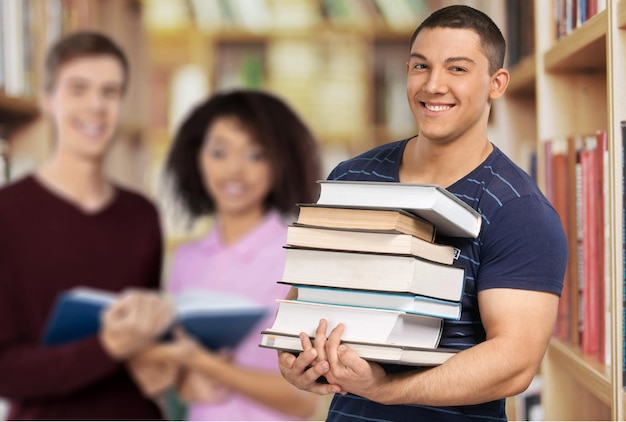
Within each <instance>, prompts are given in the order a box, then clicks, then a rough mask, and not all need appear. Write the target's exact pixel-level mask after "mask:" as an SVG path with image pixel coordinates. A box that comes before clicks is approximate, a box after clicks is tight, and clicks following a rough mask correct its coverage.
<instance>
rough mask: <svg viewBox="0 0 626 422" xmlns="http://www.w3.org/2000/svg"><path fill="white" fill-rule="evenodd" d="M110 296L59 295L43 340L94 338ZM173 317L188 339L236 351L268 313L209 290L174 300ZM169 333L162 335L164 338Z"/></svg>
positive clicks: (85, 291)
mask: <svg viewBox="0 0 626 422" xmlns="http://www.w3.org/2000/svg"><path fill="white" fill-rule="evenodd" d="M116 297H117V295H116V294H115V293H112V292H108V291H104V290H98V289H94V288H89V287H77V288H74V289H71V290H68V291H66V292H63V293H61V294H60V295H59V296H58V298H57V301H56V303H55V305H54V308H53V310H52V312H51V314H50V317H49V319H48V323H47V327H46V330H45V332H44V336H43V338H42V343H43V344H45V345H49V346H52V345H57V344H62V343H66V342H70V341H76V340H79V339H81V338H84V337H87V336H91V335H94V334H96V333H97V332H98V330H99V329H100V315H101V313H102V311H103V310H104V309H105V308H106V307H107V306H109V305H110V304H111V303H113V301H114V300H115V299H116ZM174 306H175V308H176V317H175V322H174V325H180V326H182V327H183V329H184V330H185V331H186V332H187V333H188V334H189V335H191V336H193V337H194V338H196V339H197V340H198V341H199V342H200V343H202V344H203V345H204V346H205V347H207V348H209V349H214V350H216V349H221V348H233V347H235V346H236V345H237V344H238V343H239V342H240V341H241V340H242V339H243V338H244V337H245V336H246V335H247V334H248V333H249V332H250V331H251V330H252V329H253V328H254V325H255V324H257V323H258V322H259V321H260V320H261V318H263V317H264V316H265V315H267V312H268V309H267V308H266V307H264V306H261V305H259V304H257V303H255V302H253V301H252V300H250V299H248V298H245V297H241V296H238V295H234V294H229V293H225V292H218V291H212V290H189V291H186V292H184V293H182V294H181V295H178V296H176V297H174ZM167 336H168V333H163V338H167Z"/></svg>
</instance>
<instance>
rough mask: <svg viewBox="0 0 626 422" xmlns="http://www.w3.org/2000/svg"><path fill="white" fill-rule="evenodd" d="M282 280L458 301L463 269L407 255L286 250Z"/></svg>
mask: <svg viewBox="0 0 626 422" xmlns="http://www.w3.org/2000/svg"><path fill="white" fill-rule="evenodd" d="M286 250H287V256H286V261H285V267H284V270H283V276H282V279H281V281H285V282H287V283H292V284H308V285H313V286H326V287H341V288H344V289H363V290H378V291H387V292H403V293H413V294H415V295H420V296H428V297H433V298H435V299H442V300H450V301H460V300H461V295H462V294H463V289H464V287H465V269H464V268H463V267H457V266H454V265H446V264H440V263H438V262H433V261H429V260H427V259H422V258H419V257H415V256H410V255H392V254H377V253H366V252H343V251H330V250H322V249H305V248H294V247H287V248H286Z"/></svg>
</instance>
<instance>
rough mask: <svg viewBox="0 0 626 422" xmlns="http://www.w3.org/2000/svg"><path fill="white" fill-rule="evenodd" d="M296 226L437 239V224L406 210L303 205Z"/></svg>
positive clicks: (431, 240)
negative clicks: (386, 231)
mask: <svg viewBox="0 0 626 422" xmlns="http://www.w3.org/2000/svg"><path fill="white" fill-rule="evenodd" d="M298 206H299V207H300V212H299V213H298V220H297V221H296V223H298V224H302V225H307V226H317V227H327V228H338V229H352V230H390V231H396V232H400V233H406V234H410V235H413V236H415V237H418V238H420V239H422V240H425V241H427V242H433V241H434V240H435V232H436V228H435V225H434V224H432V223H430V222H428V221H426V220H424V219H423V218H420V217H418V216H417V215H415V214H411V213H409V212H407V211H404V210H402V209H391V208H390V209H384V208H371V207H360V208H355V207H344V206H333V205H328V206H326V205H318V204H299V205H298Z"/></svg>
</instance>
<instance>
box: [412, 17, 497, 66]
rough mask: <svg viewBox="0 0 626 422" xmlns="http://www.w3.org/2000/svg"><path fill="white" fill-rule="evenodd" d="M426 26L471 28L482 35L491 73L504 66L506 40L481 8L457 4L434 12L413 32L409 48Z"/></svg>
mask: <svg viewBox="0 0 626 422" xmlns="http://www.w3.org/2000/svg"><path fill="white" fill-rule="evenodd" d="M426 28H430V29H432V28H457V29H471V30H472V31H474V32H475V33H476V34H478V36H479V37H480V45H481V47H482V49H483V53H484V54H485V56H486V57H487V60H488V61H489V74H490V75H493V74H494V72H495V71H496V70H498V69H500V68H502V67H503V66H504V55H505V53H506V41H505V40H504V37H503V36H502V32H500V29H499V28H498V26H497V25H496V24H495V23H494V22H493V20H491V18H490V17H489V16H487V15H486V14H484V13H483V12H481V11H480V10H476V9H474V8H472V7H469V6H461V5H455V6H448V7H444V8H442V9H439V10H437V11H435V12H433V13H432V14H431V15H430V16H429V17H427V18H426V19H425V20H424V21H423V22H422V23H421V24H420V26H418V27H417V29H416V30H415V32H413V35H412V36H411V43H410V44H409V50H410V49H411V48H413V43H414V42H415V38H417V35H418V34H419V33H420V32H421V30H422V29H426Z"/></svg>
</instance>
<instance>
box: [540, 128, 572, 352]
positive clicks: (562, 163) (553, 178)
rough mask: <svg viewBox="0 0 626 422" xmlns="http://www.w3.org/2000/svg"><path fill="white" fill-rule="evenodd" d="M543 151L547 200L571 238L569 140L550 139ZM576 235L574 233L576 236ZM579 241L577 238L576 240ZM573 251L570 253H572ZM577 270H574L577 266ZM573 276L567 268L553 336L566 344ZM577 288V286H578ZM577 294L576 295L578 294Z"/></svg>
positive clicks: (568, 336)
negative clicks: (569, 231)
mask: <svg viewBox="0 0 626 422" xmlns="http://www.w3.org/2000/svg"><path fill="white" fill-rule="evenodd" d="M544 147H545V149H544V152H545V159H544V163H545V171H544V175H545V176H544V179H545V193H546V197H547V198H548V200H549V201H550V202H551V203H552V206H553V207H554V209H555V210H556V212H557V213H558V214H559V217H560V219H561V224H562V225H563V230H564V231H565V234H566V237H567V238H568V244H569V237H570V234H569V233H568V232H567V230H568V227H569V224H570V223H569V219H570V218H571V216H570V214H569V202H570V199H569V197H568V195H569V189H568V188H569V184H570V182H571V181H572V182H573V179H569V168H568V167H569V163H568V158H569V157H568V151H567V148H568V141H567V138H566V137H555V138H552V139H549V140H547V141H546V142H545V143H544ZM574 236H575V233H574ZM574 240H575V241H577V240H576V239H574ZM570 252H571V251H570ZM574 268H575V267H574ZM571 280H572V276H571V270H570V267H569V265H568V268H566V270H565V277H564V279H563V289H562V292H561V297H560V299H559V307H558V313H557V321H556V324H555V332H554V335H555V336H556V337H557V338H559V339H561V340H564V341H569V339H570V333H571V330H570V322H571V315H570V309H571V304H570V295H571V294H572V291H571V286H570V283H571ZM576 288H577V287H576ZM576 295H577V292H576Z"/></svg>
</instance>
